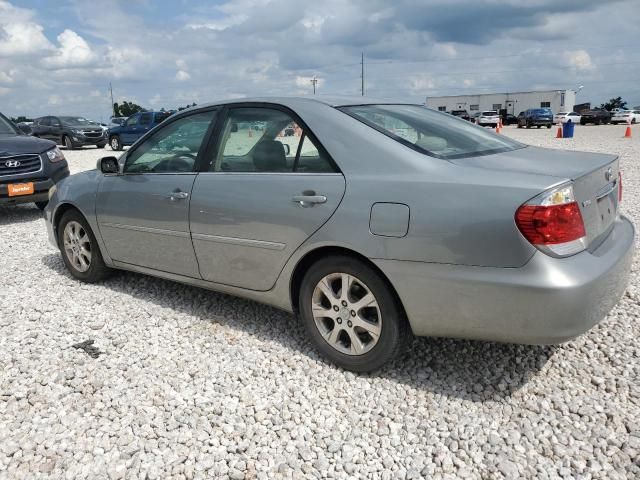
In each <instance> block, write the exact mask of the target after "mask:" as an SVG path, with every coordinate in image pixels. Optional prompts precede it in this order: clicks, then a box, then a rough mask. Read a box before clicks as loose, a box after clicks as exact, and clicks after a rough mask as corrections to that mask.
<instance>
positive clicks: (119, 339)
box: [0, 126, 640, 479]
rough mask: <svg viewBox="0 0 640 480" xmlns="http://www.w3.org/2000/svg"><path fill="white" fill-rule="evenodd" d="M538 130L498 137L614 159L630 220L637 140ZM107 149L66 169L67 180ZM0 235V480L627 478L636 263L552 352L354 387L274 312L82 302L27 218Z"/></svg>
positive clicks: (130, 295)
mask: <svg viewBox="0 0 640 480" xmlns="http://www.w3.org/2000/svg"><path fill="white" fill-rule="evenodd" d="M554 130H555V129H554ZM554 130H551V131H549V130H546V129H542V130H518V129H516V128H513V127H508V128H506V129H505V130H504V133H505V134H506V135H509V136H513V137H514V138H517V139H520V140H522V141H524V142H527V143H531V144H535V145H541V146H552V147H559V148H568V149H581V150H591V151H601V152H613V153H617V154H619V155H621V156H622V167H623V170H624V188H625V198H624V207H623V209H624V211H625V212H626V213H627V214H628V215H630V216H631V217H633V218H635V219H636V222H637V220H638V219H639V218H640V196H639V193H640V167H639V166H638V163H637V162H638V161H640V158H639V157H640V141H639V140H638V138H639V137H640V130H637V131H635V132H634V134H635V135H636V136H635V137H634V138H633V139H631V140H629V139H623V138H622V134H623V131H624V127H621V126H617V127H613V126H601V127H595V126H594V127H578V128H577V129H576V138H575V139H573V140H557V139H555V138H553V136H554ZM108 152H109V151H108V149H107V150H106V151H101V150H94V149H86V150H82V151H72V152H67V157H68V158H69V160H70V164H71V167H72V170H73V171H79V170H83V169H89V168H93V167H94V165H95V160H96V159H97V158H98V157H99V156H101V155H103V154H104V153H108ZM0 225H1V228H0V241H1V242H2V247H3V251H2V257H1V259H2V261H1V262H0V276H1V277H2V279H3V282H2V283H3V286H2V293H1V294H0V372H2V374H1V376H0V478H3V479H4V478H11V479H13V478H34V477H50V478H92V479H100V478H111V479H113V478H124V477H125V476H126V477H127V478H149V479H154V478H169V477H171V478H205V477H222V478H225V477H229V478H233V479H241V478H302V477H311V478H314V477H325V478H326V477H331V478H355V477H370V478H394V479H395V478H399V479H405V478H407V479H411V478H425V477H429V478H461V477H464V478H517V477H520V478H522V477H528V478H558V477H565V478H607V479H615V478H640V385H639V383H640V367H639V357H640V346H639V344H638V338H639V337H640V323H639V322H638V316H639V315H640V290H639V285H640V279H639V276H638V262H637V261H636V263H635V264H634V271H633V274H632V279H631V284H630V286H629V289H628V291H627V293H626V294H625V296H624V298H623V299H622V300H621V302H620V304H619V305H618V306H617V307H616V308H615V309H614V310H613V311H612V312H611V313H610V315H609V316H608V318H607V319H606V320H605V321H603V322H602V323H601V324H600V325H598V326H597V327H595V328H594V329H592V330H591V331H590V332H589V333H587V334H585V335H583V336H581V337H580V338H578V339H576V340H574V341H572V342H569V343H566V344H563V345H561V346H557V347H531V346H517V345H501V344H494V343H487V342H471V341H454V340H448V339H425V338H423V339H417V340H416V341H415V342H414V343H413V345H412V347H411V349H410V351H409V352H408V353H407V354H406V355H405V356H404V357H403V358H401V359H399V360H398V361H396V362H395V363H394V364H392V365H389V366H388V367H387V368H385V369H384V370H383V371H381V372H378V373H377V374H374V375H370V376H358V375H354V374H352V373H349V372H345V371H341V370H339V369H336V368H334V367H332V366H329V365H327V364H325V363H324V362H323V361H322V360H321V359H320V358H319V357H318V355H317V354H316V353H315V352H314V351H313V349H312V348H311V346H310V344H309V342H308V341H307V339H306V338H305V335H304V332H303V330H302V328H301V327H300V326H298V325H297V323H296V322H295V320H294V318H293V317H292V316H291V315H288V314H286V313H282V312H280V311H277V310H275V309H272V308H269V307H265V306H261V305H259V304H256V303H253V302H250V301H245V300H240V299H236V298H233V297H230V296H225V295H221V294H216V293H213V292H209V291H205V290H201V289H198V288H193V287H187V286H183V285H179V284H175V283H171V282H167V281H163V280H158V279H155V278H151V277H146V276H143V275H137V274H130V273H120V274H117V275H115V276H114V277H113V278H111V279H110V280H109V281H107V282H105V283H103V284H100V285H84V284H81V283H78V282H76V281H74V280H72V279H71V278H70V276H69V275H68V274H67V273H66V271H65V269H64V267H63V263H62V260H61V258H60V255H59V253H58V252H57V251H56V250H55V249H54V248H52V247H51V246H50V245H49V243H48V242H47V240H46V234H45V229H44V225H43V222H42V220H41V219H40V213H39V212H38V211H37V210H36V209H35V208H32V207H31V206H22V207H12V208H0ZM88 340H93V341H94V343H93V344H92V345H89V346H88V348H85V349H84V350H83V349H79V348H73V347H72V346H73V345H75V344H78V343H80V342H85V341H88ZM90 347H93V349H92V348H90ZM90 354H91V355H90ZM92 355H93V356H92ZM96 355H97V358H94V357H95V356H96Z"/></svg>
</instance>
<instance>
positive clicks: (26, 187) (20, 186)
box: [7, 182, 33, 197]
mask: <svg viewBox="0 0 640 480" xmlns="http://www.w3.org/2000/svg"><path fill="white" fill-rule="evenodd" d="M7 191H8V193H9V196H10V197H17V196H18V195H31V194H33V182H29V183H13V184H11V183H10V184H9V185H7Z"/></svg>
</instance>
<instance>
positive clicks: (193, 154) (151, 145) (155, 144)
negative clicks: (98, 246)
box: [96, 109, 216, 278]
mask: <svg viewBox="0 0 640 480" xmlns="http://www.w3.org/2000/svg"><path fill="white" fill-rule="evenodd" d="M215 117H216V110H215V109H209V110H201V111H198V112H192V113H189V114H188V115H182V116H179V117H177V118H176V119H174V120H172V121H171V122H168V123H167V124H166V125H164V126H163V128H161V129H159V130H158V131H157V132H156V133H155V134H154V135H152V136H150V137H149V138H147V139H146V140H145V141H144V142H142V143H140V144H139V145H137V146H136V147H135V148H133V149H130V150H129V151H128V152H127V153H126V154H125V155H124V156H123V157H122V158H121V160H120V162H121V165H120V168H121V172H122V173H120V174H118V175H105V176H104V178H103V179H102V181H101V182H100V185H99V188H98V194H97V198H96V215H97V219H98V225H99V228H100V233H101V235H102V238H103V240H104V243H105V245H106V248H107V251H108V252H109V256H110V257H111V258H112V259H113V260H116V261H118V262H122V263H125V264H131V265H138V266H143V267H148V268H153V269H155V270H160V271H163V272H169V273H175V274H179V275H184V276H188V277H194V278H199V277H200V274H199V272H198V264H197V261H196V256H195V253H194V250H193V244H192V243H191V236H190V233H189V203H190V200H191V191H192V187H193V182H194V180H195V178H196V171H195V165H196V160H197V158H198V155H200V154H201V146H202V144H203V142H204V140H205V138H207V135H208V132H209V130H210V127H211V125H212V124H213V122H214V121H215ZM185 132H188V134H189V139H190V141H189V142H185V141H183V138H184V136H185Z"/></svg>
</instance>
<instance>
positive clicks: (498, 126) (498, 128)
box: [496, 123, 500, 133]
mask: <svg viewBox="0 0 640 480" xmlns="http://www.w3.org/2000/svg"><path fill="white" fill-rule="evenodd" d="M496 133H500V124H499V123H496Z"/></svg>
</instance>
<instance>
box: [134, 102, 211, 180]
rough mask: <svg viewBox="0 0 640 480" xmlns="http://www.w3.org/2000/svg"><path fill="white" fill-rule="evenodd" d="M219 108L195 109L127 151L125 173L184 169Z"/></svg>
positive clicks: (191, 167)
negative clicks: (128, 152)
mask: <svg viewBox="0 0 640 480" xmlns="http://www.w3.org/2000/svg"><path fill="white" fill-rule="evenodd" d="M216 113H217V112H216V110H209V111H206V112H199V113H194V114H191V115H188V116H185V117H182V118H179V119H178V120H176V121H174V122H171V123H169V124H168V125H166V126H164V127H163V128H161V129H160V130H158V131H157V132H156V133H154V134H152V135H151V137H149V138H148V139H147V140H145V141H144V142H143V143H141V144H140V145H139V146H138V147H137V148H136V149H135V150H134V151H132V152H131V153H130V154H128V155H127V160H126V163H125V166H124V173H185V172H192V171H194V166H195V161H196V158H197V156H198V152H199V151H200V147H201V146H202V142H203V140H204V138H205V136H206V134H207V131H208V129H209V127H210V125H211V123H212V122H214V121H215V118H216Z"/></svg>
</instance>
